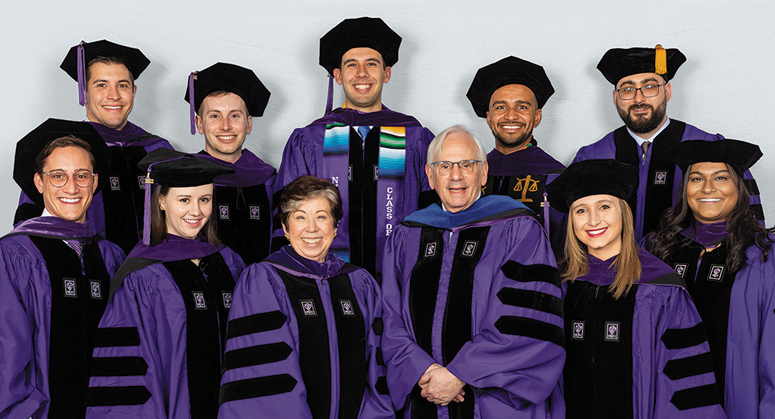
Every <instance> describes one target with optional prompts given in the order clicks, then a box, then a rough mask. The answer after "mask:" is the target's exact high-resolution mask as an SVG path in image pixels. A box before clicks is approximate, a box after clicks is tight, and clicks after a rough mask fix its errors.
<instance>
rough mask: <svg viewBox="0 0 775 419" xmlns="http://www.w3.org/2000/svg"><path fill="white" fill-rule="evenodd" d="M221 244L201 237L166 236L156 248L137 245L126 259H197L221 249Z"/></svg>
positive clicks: (163, 260)
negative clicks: (213, 243)
mask: <svg viewBox="0 0 775 419" xmlns="http://www.w3.org/2000/svg"><path fill="white" fill-rule="evenodd" d="M223 248H224V246H223V245H222V244H219V245H217V246H216V245H212V244H210V243H209V242H207V241H206V240H203V239H202V238H201V237H199V238H197V239H185V238H183V237H180V236H176V235H174V234H167V240H164V241H162V242H161V243H159V244H157V245H156V246H146V245H144V244H143V243H142V242H140V243H138V244H137V246H135V248H134V249H132V251H131V252H129V256H127V259H128V258H145V259H153V260H158V261H160V262H173V261H176V260H184V259H199V258H203V257H205V256H209V255H212V254H213V253H215V252H217V251H219V250H221V249H223Z"/></svg>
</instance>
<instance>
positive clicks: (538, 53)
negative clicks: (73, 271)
mask: <svg viewBox="0 0 775 419" xmlns="http://www.w3.org/2000/svg"><path fill="white" fill-rule="evenodd" d="M5 1H6V2H9V3H10V0H5ZM359 16H379V17H382V18H383V19H384V20H385V21H386V22H387V23H388V25H390V26H391V27H392V28H393V29H394V30H395V31H396V32H398V34H399V35H401V36H402V37H403V43H402V46H401V51H400V54H399V58H400V59H399V61H398V63H397V64H396V65H395V66H394V67H393V75H392V78H391V80H390V82H389V83H388V84H387V85H386V87H385V91H384V94H383V102H384V104H385V105H386V106H388V107H390V108H391V109H394V110H398V111H401V112H404V113H408V114H411V115H414V116H415V117H417V119H419V120H420V122H422V123H423V125H425V126H427V127H429V128H430V129H431V130H432V131H433V132H439V131H441V130H443V129H444V128H447V127H449V126H450V125H453V124H457V123H462V124H465V125H466V126H468V127H469V128H470V129H472V130H473V131H474V132H475V133H477V134H479V136H480V138H481V139H482V140H483V142H484V144H485V147H487V148H488V149H489V148H492V147H493V146H494V140H493V138H492V136H491V134H490V132H489V129H488V127H487V124H486V122H485V120H484V119H480V118H477V117H476V115H475V114H474V112H473V110H472V108H471V105H470V103H469V102H468V100H467V99H466V98H465V93H466V91H467V90H468V86H469V85H470V83H471V79H472V78H473V75H474V73H475V72H476V70H477V69H478V68H479V67H482V66H484V65H487V64H489V63H491V62H494V61H496V60H499V59H501V58H503V57H505V56H508V55H515V56H518V57H520V58H523V59H526V60H529V61H532V62H535V63H537V64H540V65H542V66H544V68H545V69H546V71H547V73H548V75H549V78H550V79H551V81H552V84H553V85H554V88H555V91H556V93H555V94H554V96H552V98H550V99H549V101H548V103H547V104H546V105H545V106H544V110H543V121H542V123H541V125H540V126H539V127H538V128H537V129H536V131H535V133H534V135H535V137H536V139H537V140H538V142H539V145H540V146H541V147H542V148H544V149H545V150H547V151H548V152H549V153H550V154H551V155H553V156H554V157H555V158H556V159H558V160H560V161H561V162H563V163H565V164H569V163H570V161H571V159H572V158H573V156H574V155H575V153H576V150H577V149H578V148H579V147H581V146H583V145H585V144H588V143H591V142H593V141H596V140H598V139H600V138H601V137H602V136H603V135H605V134H606V133H607V132H609V131H611V130H613V129H615V128H617V127H619V126H620V125H621V124H622V123H621V120H620V119H619V117H618V115H617V113H616V110H615V108H614V106H613V104H612V99H611V91H612V86H611V85H610V84H609V83H608V82H607V81H606V80H605V79H604V78H603V77H602V75H601V74H600V73H599V72H598V71H597V70H596V69H595V66H596V65H597V62H598V60H599V59H600V57H601V56H602V55H603V53H604V52H605V51H606V50H607V49H609V48H613V47H630V46H649V47H653V46H654V45H656V44H657V43H661V44H662V45H663V46H664V47H665V48H679V49H680V50H681V51H682V52H683V53H684V54H685V55H686V56H687V58H688V61H687V62H686V63H685V64H684V65H683V67H681V69H680V70H679V71H678V73H677V75H676V77H675V78H674V79H673V80H672V85H673V97H672V100H671V101H670V103H669V104H668V116H670V117H672V118H676V119H680V120H683V121H685V122H688V123H691V124H693V125H696V126H697V127H699V128H701V129H704V130H705V131H709V132H713V133H716V132H720V133H722V134H724V135H725V136H726V137H727V138H735V139H741V140H745V141H749V142H754V143H757V144H759V146H760V147H761V148H762V150H763V151H764V155H765V157H764V158H763V159H762V160H761V161H760V162H759V163H758V164H757V165H756V166H754V168H753V169H752V172H753V173H754V176H755V177H756V179H757V181H758V183H759V188H760V190H761V193H762V197H763V201H764V209H765V214H766V217H767V222H768V225H772V224H773V223H775V192H773V184H774V183H775V164H772V163H771V161H772V158H773V157H775V144H772V143H771V141H768V140H769V135H770V133H771V132H773V131H774V130H775V122H773V118H772V117H771V114H772V110H770V109H769V108H767V105H766V103H767V102H770V101H771V100H772V99H773V97H774V96H775V95H774V94H775V88H773V85H774V83H775V81H774V80H773V74H775V54H773V52H775V23H773V22H775V20H774V19H773V18H775V5H773V4H772V3H771V2H746V1H743V2H740V1H738V2H732V1H723V2H717V4H712V3H710V2H707V1H702V2H701V1H697V2H691V3H679V2H678V1H664V0H656V1H651V2H648V3H644V2H637V3H636V2H632V3H630V2H625V1H611V2H606V3H600V2H598V3H593V4H590V3H588V2H580V1H570V0H565V1H544V2H535V1H534V2H526V1H516V0H515V1H494V2H485V1H481V2H473V1H471V2H461V1H443V0H431V1H422V0H414V1H406V0H399V1H391V2H388V1H379V2H376V1H364V0H361V1H340V0H328V1H321V0H286V1H263V2H258V1H247V0H224V1H204V0H189V1H181V0H175V1H166V2H165V1H147V0H142V1H134V2H124V4H121V2H117V1H81V2H78V1H68V0H62V1H51V0H49V1H34V0H30V1H16V2H14V4H13V5H9V4H4V5H3V12H2V23H1V24H0V35H2V38H1V39H2V45H3V47H2V52H0V54H2V65H0V97H1V98H2V100H0V126H1V127H2V128H3V134H2V136H3V141H2V142H0V167H1V169H0V170H2V173H4V174H5V176H6V179H7V182H6V183H4V186H2V192H4V195H5V196H6V197H7V198H6V199H5V200H4V201H3V202H2V203H0V234H1V233H2V232H3V231H6V230H7V229H10V228H11V221H12V219H13V212H14V210H15V207H16V202H17V199H18V191H19V189H18V187H17V186H16V184H15V183H13V181H12V177H11V176H12V166H13V152H14V147H15V143H16V141H17V140H18V139H20V138H21V137H22V136H24V135H25V134H26V133H27V132H29V131H30V130H32V129H33V128H35V127H36V126H37V125H38V124H40V123H41V122H43V121H44V120H45V119H46V118H49V117H56V118H62V119H73V120H82V119H85V117H86V116H85V115H86V113H85V110H84V109H83V108H81V107H79V106H78V94H77V87H76V83H75V82H74V81H73V80H72V79H70V78H69V77H68V76H67V75H66V74H65V73H64V72H63V71H62V70H60V69H59V64H60V63H61V61H62V59H63V58H64V56H65V54H66V52H67V50H68V48H70V47H71V46H72V45H75V44H77V43H78V42H79V41H81V40H85V41H94V40H100V39H109V40H111V41H113V42H116V43H120V44H124V45H129V46H134V47H137V48H140V49H141V50H142V51H143V52H144V53H145V55H147V56H148V57H149V58H150V60H151V65H150V66H149V67H148V69H147V70H146V71H145V72H144V73H143V74H142V76H141V77H140V78H139V79H138V80H137V86H138V89H137V96H136V98H135V104H134V110H133V111H132V114H131V115H130V118H129V119H130V120H131V121H132V122H134V123H136V124H137V125H139V126H141V127H143V128H145V129H146V130H147V131H149V132H152V133H154V134H158V135H160V136H162V137H164V138H167V139H168V140H169V141H170V142H171V143H172V144H173V146H174V147H175V148H176V149H178V150H182V151H187V152H195V151H198V150H200V149H202V148H203V146H204V139H203V137H202V136H200V135H196V136H192V135H190V134H189V132H188V129H189V122H188V104H187V103H186V102H185V101H184V100H183V96H184V94H185V91H186V77H187V75H188V74H189V72H191V71H193V70H201V69H203V68H205V67H208V66H210V65H211V64H213V63H215V62H218V61H222V62H230V63H234V64H238V65H242V66H245V67H249V68H251V69H253V70H254V71H255V72H256V74H257V75H258V77H259V78H260V79H261V80H262V82H263V83H264V84H265V85H266V86H267V87H268V88H269V90H270V91H271V92H272V96H271V99H270V101H269V106H268V108H267V110H266V112H265V114H264V116H263V117H262V118H253V132H252V134H250V135H249V136H248V139H247V143H246V144H247V147H248V148H250V149H251V150H252V151H254V152H255V153H256V154H257V155H258V156H259V157H261V158H263V159H264V160H265V161H267V162H268V163H270V164H272V165H274V166H275V167H277V166H278V165H279V164H280V160H281V154H282V149H283V146H284V144H285V142H286V140H287V139H288V136H289V135H290V133H291V131H292V130H293V129H294V128H295V127H300V126H304V125H306V124H308V123H309V122H311V121H312V120H313V119H316V118H318V117H319V116H321V115H322V113H323V111H324V108H325V100H326V91H327V86H328V81H327V78H326V71H325V70H324V69H323V68H322V67H320V66H319V65H318V64H317V63H318V40H319V38H320V37H321V36H322V35H323V34H325V33H326V32H327V31H328V30H329V29H330V28H332V27H333V26H334V25H336V24H337V23H339V22H340V21H341V20H343V19H345V18H348V17H359ZM343 100H344V99H343V93H342V91H341V88H340V87H338V86H337V89H336V95H335V100H334V104H335V105H337V106H338V105H341V103H342V102H343ZM3 220H5V221H3ZM3 223H5V224H3Z"/></svg>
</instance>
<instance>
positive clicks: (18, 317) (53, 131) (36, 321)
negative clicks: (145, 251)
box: [0, 119, 124, 418]
mask: <svg viewBox="0 0 775 419" xmlns="http://www.w3.org/2000/svg"><path fill="white" fill-rule="evenodd" d="M36 156H37V158H36ZM95 163H96V165H97V167H95ZM109 163H110V156H109V154H108V148H107V147H106V145H105V143H104V141H103V140H102V139H101V138H100V136H99V134H98V133H97V132H96V131H95V130H94V128H92V127H91V125H89V124H87V123H83V122H70V121H61V120H53V119H50V120H48V121H46V122H45V123H43V124H42V125H41V126H39V127H38V128H36V129H35V130H33V131H32V132H31V133H29V134H27V135H26V136H25V137H24V138H23V139H22V140H21V141H19V144H18V146H17V153H16V162H15V164H14V179H15V180H16V181H17V183H18V184H19V186H21V188H22V191H24V193H25V194H26V196H28V197H29V198H30V199H31V200H32V201H33V202H35V203H36V204H37V205H40V206H42V207H43V208H44V209H43V214H42V216H40V217H34V218H31V219H29V220H27V221H25V222H23V223H21V224H20V225H18V226H17V227H16V228H15V229H14V230H13V231H11V232H10V233H9V234H7V235H6V236H4V237H3V238H2V239H0V342H2V344H0V371H2V372H1V373H0V412H3V414H4V415H5V416H7V417H15V418H78V417H81V418H82V417H84V416H85V414H86V410H85V409H86V389H87V387H88V384H89V370H90V366H91V365H93V364H92V362H91V354H92V349H93V347H94V342H95V335H96V330H97V324H98V323H99V321H100V318H101V317H102V313H103V312H104V311H105V306H106V303H107V297H108V291H109V290H110V280H111V278H113V275H114V274H115V273H116V270H117V269H118V267H119V265H121V262H122V261H123V259H124V253H123V252H122V251H121V249H120V248H119V247H118V246H116V245H115V244H113V243H110V242H108V241H107V240H105V239H103V238H102V237H100V236H99V235H98V234H97V233H96V232H95V231H94V230H93V229H92V228H91V225H90V224H89V223H88V221H87V218H86V210H87V208H88V207H89V204H90V203H91V201H92V197H93V195H94V193H95V191H98V190H99V188H100V187H102V186H104V185H105V183H106V182H104V181H103V180H104V179H105V175H106V174H107V166H108V164H109Z"/></svg>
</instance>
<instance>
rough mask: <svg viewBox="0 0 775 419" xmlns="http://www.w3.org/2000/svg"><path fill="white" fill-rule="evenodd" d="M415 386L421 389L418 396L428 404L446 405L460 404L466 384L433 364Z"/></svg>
mask: <svg viewBox="0 0 775 419" xmlns="http://www.w3.org/2000/svg"><path fill="white" fill-rule="evenodd" d="M417 384H418V385H419V386H420V388H421V389H422V392H421V393H420V395H421V396H422V397H424V398H425V399H427V400H428V401H429V402H433V403H435V404H440V405H442V406H446V405H448V404H449V403H450V402H452V401H455V402H462V401H463V400H464V399H463V396H464V395H465V391H463V386H465V385H466V383H464V382H462V381H460V380H459V379H458V378H457V377H455V376H454V375H453V374H452V373H451V372H449V370H448V369H446V368H444V367H442V366H441V365H439V364H433V365H431V366H430V367H428V369H427V370H425V374H423V376H422V377H420V381H418V382H417Z"/></svg>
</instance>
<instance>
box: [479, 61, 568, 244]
mask: <svg viewBox="0 0 775 419" xmlns="http://www.w3.org/2000/svg"><path fill="white" fill-rule="evenodd" d="M553 93H554V88H552V83H551V82H550V81H549V78H548V77H547V76H546V72H545V71H544V69H543V67H541V66H539V65H536V64H533V63H531V62H529V61H525V60H522V59H520V58H517V57H506V58H504V59H502V60H500V61H498V62H495V63H493V64H490V65H488V66H486V67H482V68H480V69H479V71H477V72H476V76H474V80H473V82H472V83H471V87H470V88H469V89H468V93H467V94H466V96H467V97H468V100H470V101H471V105H472V106H473V108H474V112H476V115H477V116H479V117H482V118H487V124H488V125H489V126H490V130H492V134H493V136H495V150H492V151H491V152H490V153H489V154H488V155H487V163H488V164H489V166H490V170H489V173H488V176H487V184H486V185H485V186H484V187H483V188H482V192H483V193H484V194H486V195H492V194H496V195H508V196H510V197H512V198H514V199H516V200H518V201H519V202H522V203H523V204H525V205H526V206H527V207H528V208H530V209H531V210H533V212H534V213H535V215H536V218H537V219H538V221H539V222H540V223H541V224H542V225H543V226H544V229H545V230H546V232H547V234H548V235H549V237H550V240H551V243H552V248H553V250H554V251H555V254H558V255H561V254H562V253H563V245H564V242H565V240H564V237H565V217H564V215H563V214H562V213H560V212H559V211H555V210H554V209H552V208H551V207H550V205H548V204H549V202H548V200H547V198H546V193H545V191H544V190H545V186H546V184H547V183H549V182H551V181H552V180H554V179H555V178H556V177H557V176H559V174H560V173H561V172H562V171H563V170H564V169H565V166H563V165H562V163H560V162H558V161H557V160H555V159H554V158H552V156H550V155H549V154H547V153H546V152H545V151H543V150H541V149H540V148H539V147H538V142H537V141H536V140H535V138H533V129H534V128H535V127H537V126H538V124H540V123H541V109H542V108H543V106H544V105H545V104H546V101H547V100H548V99H549V97H550V96H551V95H552V94H553Z"/></svg>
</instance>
